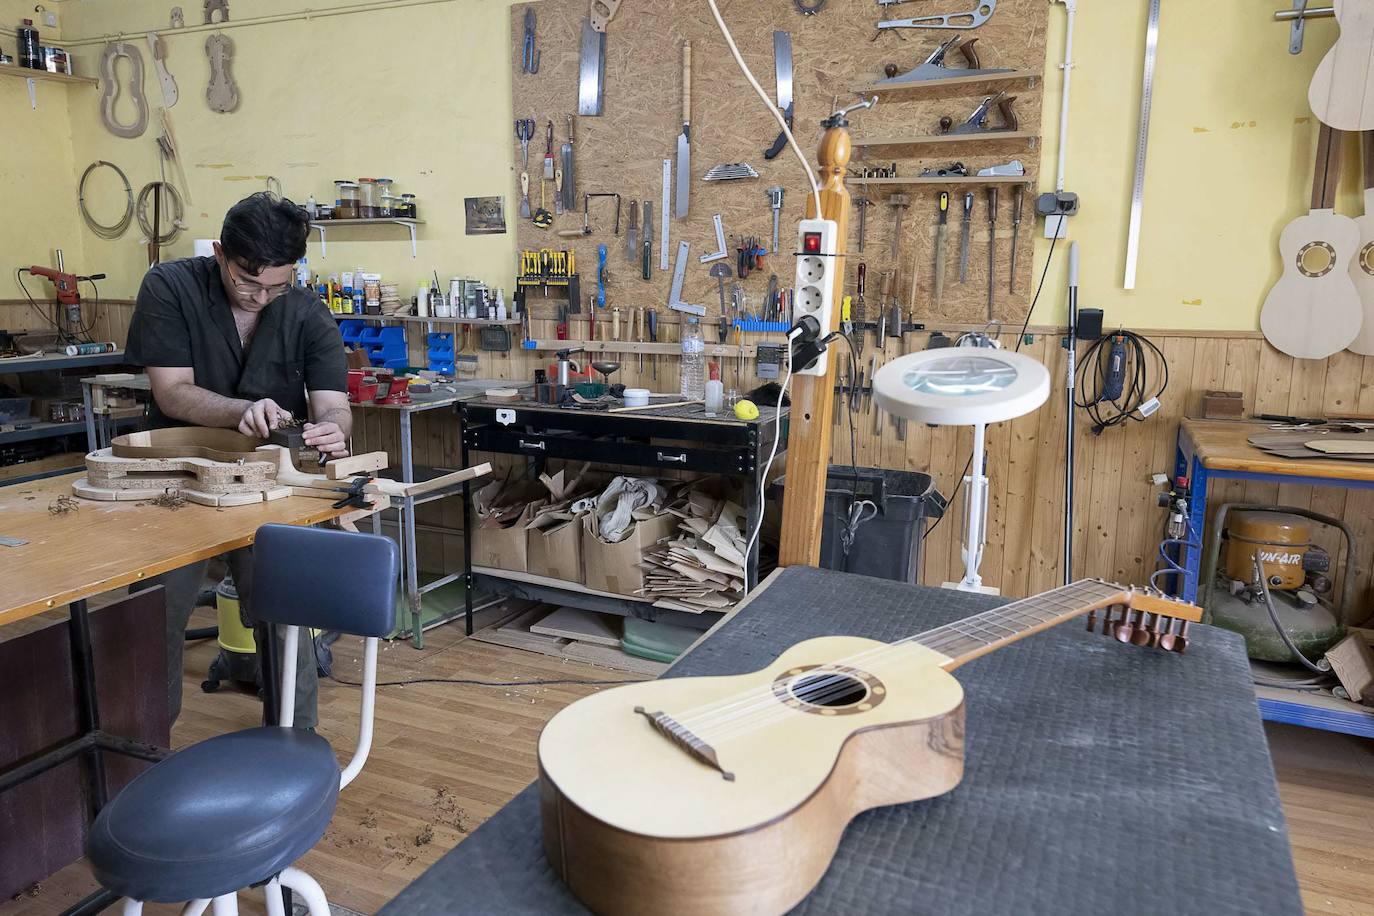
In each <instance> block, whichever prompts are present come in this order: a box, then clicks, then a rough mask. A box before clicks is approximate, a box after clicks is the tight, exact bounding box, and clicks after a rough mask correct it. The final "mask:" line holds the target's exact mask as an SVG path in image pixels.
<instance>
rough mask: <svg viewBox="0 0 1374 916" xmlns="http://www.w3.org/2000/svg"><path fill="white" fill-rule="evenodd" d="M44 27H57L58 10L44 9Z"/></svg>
mask: <svg viewBox="0 0 1374 916" xmlns="http://www.w3.org/2000/svg"><path fill="white" fill-rule="evenodd" d="M43 27H44V28H48V29H55V28H57V11H56V10H44V11H43Z"/></svg>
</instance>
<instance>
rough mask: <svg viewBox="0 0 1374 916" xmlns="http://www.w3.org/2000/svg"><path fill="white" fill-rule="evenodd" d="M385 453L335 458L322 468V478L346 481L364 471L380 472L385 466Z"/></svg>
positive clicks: (387, 459) (386, 459)
mask: <svg viewBox="0 0 1374 916" xmlns="http://www.w3.org/2000/svg"><path fill="white" fill-rule="evenodd" d="M388 461H389V458H388V457H387V454H386V452H368V453H366V454H363V455H350V456H348V457H347V458H335V459H334V460H333V461H331V462H329V463H328V464H326V465H325V466H324V476H325V477H328V478H329V479H330V480H346V479H347V478H349V477H352V476H353V475H354V474H359V473H362V472H364V471H380V470H382V469H383V468H384V467H386V466H387V463H388Z"/></svg>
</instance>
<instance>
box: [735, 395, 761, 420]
mask: <svg viewBox="0 0 1374 916" xmlns="http://www.w3.org/2000/svg"><path fill="white" fill-rule="evenodd" d="M735 416H736V417H737V418H739V419H741V420H757V419H758V418H759V409H758V407H756V406H755V405H754V402H753V401H749V400H743V401H736V402H735Z"/></svg>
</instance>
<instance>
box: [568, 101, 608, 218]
mask: <svg viewBox="0 0 1374 916" xmlns="http://www.w3.org/2000/svg"><path fill="white" fill-rule="evenodd" d="M559 158H560V161H561V164H562V166H563V209H565V210H576V209H577V190H576V187H575V185H576V178H575V177H574V173H573V116H572V115H568V142H567V143H564V144H563V148H562V149H561V150H559ZM616 199H617V200H619V197H617V198H616ZM619 213H620V208H619V206H617V207H616V214H617V221H618V217H619Z"/></svg>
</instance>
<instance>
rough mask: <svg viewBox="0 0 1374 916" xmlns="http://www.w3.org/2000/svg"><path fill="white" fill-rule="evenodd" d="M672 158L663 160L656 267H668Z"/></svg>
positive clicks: (664, 268) (671, 205)
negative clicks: (661, 200)
mask: <svg viewBox="0 0 1374 916" xmlns="http://www.w3.org/2000/svg"><path fill="white" fill-rule="evenodd" d="M672 189H673V160H671V159H664V160H663V209H662V211H661V212H660V213H659V216H658V218H659V221H660V226H659V236H660V238H659V240H658V269H659V270H667V269H668V219H669V217H670V216H671V215H672V212H673V210H672V207H673V199H672Z"/></svg>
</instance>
